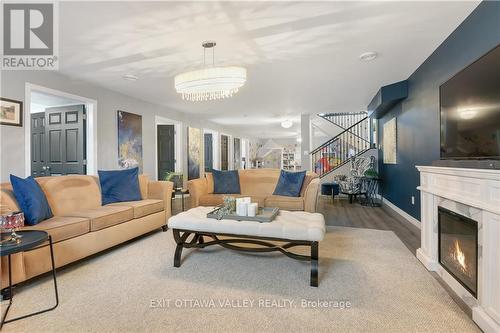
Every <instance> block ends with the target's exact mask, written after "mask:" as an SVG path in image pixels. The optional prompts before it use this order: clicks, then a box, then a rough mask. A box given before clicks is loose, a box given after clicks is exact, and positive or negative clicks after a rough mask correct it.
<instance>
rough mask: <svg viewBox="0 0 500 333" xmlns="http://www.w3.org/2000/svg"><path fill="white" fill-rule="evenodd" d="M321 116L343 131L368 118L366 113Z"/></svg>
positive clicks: (341, 113) (325, 114) (324, 114)
mask: <svg viewBox="0 0 500 333" xmlns="http://www.w3.org/2000/svg"><path fill="white" fill-rule="evenodd" d="M319 116H320V117H322V118H323V119H326V120H328V121H329V122H331V123H334V124H335V125H337V126H339V127H342V128H343V129H347V128H349V127H351V126H352V125H354V124H356V123H358V122H359V121H360V120H363V119H365V118H366V117H367V116H368V113H367V112H366V111H361V112H339V113H322V114H320V115H319Z"/></svg>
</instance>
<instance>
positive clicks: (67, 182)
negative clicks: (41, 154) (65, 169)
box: [36, 175, 101, 216]
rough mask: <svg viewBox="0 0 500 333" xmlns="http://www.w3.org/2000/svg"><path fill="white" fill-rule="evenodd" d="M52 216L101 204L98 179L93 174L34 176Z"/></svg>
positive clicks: (65, 214)
mask: <svg viewBox="0 0 500 333" xmlns="http://www.w3.org/2000/svg"><path fill="white" fill-rule="evenodd" d="M36 181H37V182H38V184H40V187H41V188H42V190H43V192H44V193H45V195H46V196H47V200H48V201H49V205H50V208H51V209H52V213H54V216H69V213H71V212H74V211H77V210H87V209H91V208H97V207H100V206H101V190H100V189H99V181H98V180H97V178H96V177H94V176H87V175H68V176H50V177H38V178H36Z"/></svg>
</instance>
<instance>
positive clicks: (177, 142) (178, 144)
mask: <svg viewBox="0 0 500 333" xmlns="http://www.w3.org/2000/svg"><path fill="white" fill-rule="evenodd" d="M158 125H174V127H175V136H174V147H175V148H174V149H175V152H174V155H175V172H182V163H181V162H182V161H183V159H182V158H183V154H182V122H180V121H177V120H173V119H169V118H165V117H161V116H155V179H158Z"/></svg>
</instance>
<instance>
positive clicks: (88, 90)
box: [0, 71, 241, 182]
mask: <svg viewBox="0 0 500 333" xmlns="http://www.w3.org/2000/svg"><path fill="white" fill-rule="evenodd" d="M26 83H32V84H36V85H40V86H44V87H47V88H51V89H56V90H60V91H63V92H66V93H70V94H75V95H79V96H82V97H86V98H90V99H95V100H97V142H98V151H97V158H98V160H97V161H98V162H97V163H98V164H97V166H98V169H117V168H118V147H117V146H118V137H117V123H116V111H117V110H122V111H127V112H132V113H136V114H141V115H142V141H143V165H144V173H146V174H149V175H151V177H154V175H155V172H156V171H155V169H156V163H155V141H156V137H155V129H154V128H155V116H161V117H165V118H169V119H173V120H177V121H181V122H182V123H183V126H192V127H198V128H207V127H208V128H211V129H214V130H217V131H220V132H224V133H228V134H230V135H235V136H238V137H241V135H239V133H234V132H233V131H231V129H229V128H223V127H221V126H218V125H216V124H213V123H210V122H207V121H206V120H204V119H199V118H198V119H197V118H196V117H192V116H191V117H190V115H188V114H185V113H180V112H176V111H175V110H169V109H168V108H167V107H164V106H160V105H156V104H152V103H148V102H146V101H143V100H139V99H136V98H132V97H129V96H126V95H123V94H120V93H117V92H114V91H111V90H108V89H104V88H101V87H98V86H95V85H92V84H90V83H87V82H83V81H80V80H73V79H71V78H69V77H66V76H63V75H61V74H59V73H57V72H52V71H3V72H2V77H1V85H0V93H1V96H2V97H4V98H10V99H14V100H19V101H23V103H24V100H25V96H24V95H25V85H26ZM136 84H140V82H136ZM23 126H29V122H27V119H26V117H23ZM183 141H186V140H185V138H183ZM186 148H187V147H186V146H185V145H183V150H184V149H186ZM25 149H26V146H25V138H24V127H14V126H3V125H1V126H0V157H1V163H0V182H5V181H8V179H9V175H10V174H15V175H19V176H27V175H25V156H24V154H25ZM185 164H187V161H186V163H185Z"/></svg>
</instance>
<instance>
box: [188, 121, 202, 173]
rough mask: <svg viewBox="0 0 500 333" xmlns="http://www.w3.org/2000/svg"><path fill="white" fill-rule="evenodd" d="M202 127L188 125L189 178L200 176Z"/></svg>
mask: <svg viewBox="0 0 500 333" xmlns="http://www.w3.org/2000/svg"><path fill="white" fill-rule="evenodd" d="M200 166H201V129H199V128H194V127H188V180H191V179H196V178H200Z"/></svg>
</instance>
